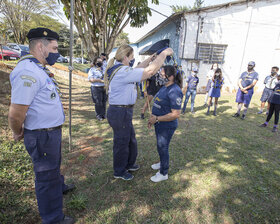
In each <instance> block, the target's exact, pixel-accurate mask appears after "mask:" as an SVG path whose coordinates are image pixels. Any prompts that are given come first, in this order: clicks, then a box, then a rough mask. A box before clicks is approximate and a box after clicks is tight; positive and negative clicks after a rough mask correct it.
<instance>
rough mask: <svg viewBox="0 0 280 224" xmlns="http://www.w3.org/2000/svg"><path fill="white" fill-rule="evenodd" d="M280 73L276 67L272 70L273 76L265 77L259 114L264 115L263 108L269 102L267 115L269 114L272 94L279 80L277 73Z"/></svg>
mask: <svg viewBox="0 0 280 224" xmlns="http://www.w3.org/2000/svg"><path fill="white" fill-rule="evenodd" d="M278 71H279V68H278V67H276V66H274V67H272V68H271V74H270V75H268V76H267V77H265V79H264V84H265V87H264V90H263V93H262V96H261V109H260V111H259V112H258V114H262V113H263V108H264V106H265V103H266V102H267V114H268V110H269V105H270V103H269V102H268V101H269V99H270V97H271V94H272V93H273V89H274V87H275V81H276V80H277V78H276V76H277V72H278Z"/></svg>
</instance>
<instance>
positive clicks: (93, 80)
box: [89, 77, 104, 83]
mask: <svg viewBox="0 0 280 224" xmlns="http://www.w3.org/2000/svg"><path fill="white" fill-rule="evenodd" d="M89 82H91V83H94V82H104V80H102V79H94V78H92V77H91V78H89Z"/></svg>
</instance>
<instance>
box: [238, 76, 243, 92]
mask: <svg viewBox="0 0 280 224" xmlns="http://www.w3.org/2000/svg"><path fill="white" fill-rule="evenodd" d="M241 81H242V79H239V80H238V87H239V88H240V90H241V91H243V90H244V88H243V86H242V85H241Z"/></svg>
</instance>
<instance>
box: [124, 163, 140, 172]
mask: <svg viewBox="0 0 280 224" xmlns="http://www.w3.org/2000/svg"><path fill="white" fill-rule="evenodd" d="M139 169H140V166H139V165H137V164H134V165H133V166H132V167H130V168H128V169H127V170H128V171H136V170H139Z"/></svg>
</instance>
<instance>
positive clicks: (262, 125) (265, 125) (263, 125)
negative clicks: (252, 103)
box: [259, 123, 267, 127]
mask: <svg viewBox="0 0 280 224" xmlns="http://www.w3.org/2000/svg"><path fill="white" fill-rule="evenodd" d="M259 127H267V124H266V123H263V124H261V125H259Z"/></svg>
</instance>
